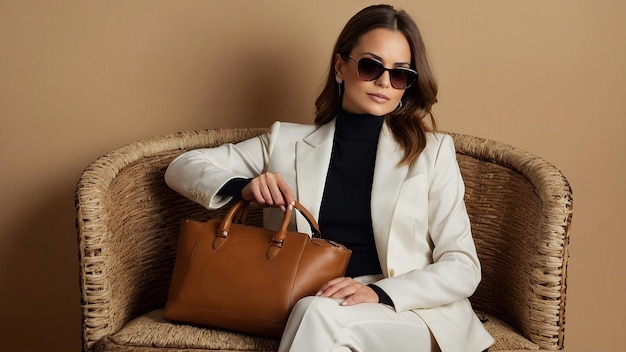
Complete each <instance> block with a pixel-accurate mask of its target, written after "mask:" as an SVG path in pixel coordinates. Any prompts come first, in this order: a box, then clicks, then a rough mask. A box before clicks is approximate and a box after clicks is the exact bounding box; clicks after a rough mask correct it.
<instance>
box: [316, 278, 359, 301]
mask: <svg viewBox="0 0 626 352" xmlns="http://www.w3.org/2000/svg"><path fill="white" fill-rule="evenodd" d="M355 284H358V283H357V282H356V281H354V280H352V279H351V278H348V277H341V278H337V279H334V280H331V281H329V282H327V283H326V284H325V285H323V286H322V288H321V289H320V292H319V296H322V297H330V298H344V297H346V296H348V295H351V294H353V293H354V292H355V291H356V290H357V289H358V286H357V285H355Z"/></svg>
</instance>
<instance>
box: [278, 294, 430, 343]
mask: <svg viewBox="0 0 626 352" xmlns="http://www.w3.org/2000/svg"><path fill="white" fill-rule="evenodd" d="M339 302H340V301H338V300H335V299H331V298H325V297H305V298H303V299H302V300H300V302H298V303H297V304H296V306H295V307H294V309H293V311H292V313H291V315H290V317H289V321H288V322H287V327H286V329H285V332H284V334H283V337H282V339H281V341H280V347H279V348H278V351H279V352H286V351H292V352H309V351H310V352H331V351H332V352H344V351H345V352H347V351H359V352H360V351H367V352H378V351H382V352H385V351H394V352H403V351H407V352H408V351H411V352H433V351H439V347H438V346H437V343H436V342H435V339H434V337H433V336H432V334H431V333H430V330H429V329H428V327H427V326H426V324H425V323H424V321H422V319H421V318H420V317H419V316H417V314H415V313H413V312H410V311H409V312H402V313H396V312H395V311H394V310H393V309H392V308H391V307H389V306H386V305H384V304H380V303H361V304H357V305H354V306H348V307H345V306H341V305H340V304H339Z"/></svg>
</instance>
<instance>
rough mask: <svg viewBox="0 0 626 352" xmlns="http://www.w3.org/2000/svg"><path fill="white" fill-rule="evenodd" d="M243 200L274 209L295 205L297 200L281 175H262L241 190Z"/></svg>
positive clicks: (269, 173) (268, 173) (270, 173)
mask: <svg viewBox="0 0 626 352" xmlns="http://www.w3.org/2000/svg"><path fill="white" fill-rule="evenodd" d="M241 198H242V199H243V200H247V201H255V202H257V203H259V204H265V205H268V206H273V207H284V206H286V205H288V204H293V203H294V202H295V200H296V198H295V197H294V195H293V192H292V191H291V188H290V187H289V185H287V183H286V182H285V180H283V177H282V176H281V175H280V174H279V173H272V172H267V173H264V174H261V175H259V176H257V177H255V178H254V179H252V181H250V183H248V184H247V185H246V186H245V187H244V188H243V189H242V190H241Z"/></svg>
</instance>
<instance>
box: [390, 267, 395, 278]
mask: <svg viewBox="0 0 626 352" xmlns="http://www.w3.org/2000/svg"><path fill="white" fill-rule="evenodd" d="M395 275H396V271H395V270H393V269H389V277H394V276H395Z"/></svg>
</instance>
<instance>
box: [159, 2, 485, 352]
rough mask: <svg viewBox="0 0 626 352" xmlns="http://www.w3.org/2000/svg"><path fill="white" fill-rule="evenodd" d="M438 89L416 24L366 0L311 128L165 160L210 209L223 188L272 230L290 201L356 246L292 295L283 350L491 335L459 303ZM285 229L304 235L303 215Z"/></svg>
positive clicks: (454, 203) (463, 228) (456, 219)
mask: <svg viewBox="0 0 626 352" xmlns="http://www.w3.org/2000/svg"><path fill="white" fill-rule="evenodd" d="M436 94H437V85H436V83H435V80H434V78H433V74H432V72H431V69H430V66H429V63H428V60H427V57H426V52H425V48H424V44H423V42H422V39H421V36H420V34H419V31H418V28H417V26H416V24H415V22H414V21H413V20H412V19H411V18H410V17H409V16H408V15H407V14H406V13H405V12H404V11H397V10H395V9H394V8H392V7H391V6H386V5H379V6H371V7H367V8H365V9H363V10H361V11H360V12H359V13H357V14H356V15H355V16H354V17H353V18H351V19H350V21H349V22H348V23H347V24H346V27H345V28H344V29H343V31H342V32H341V34H340V36H339V38H338V40H337V43H336V45H335V48H334V51H333V55H332V58H331V64H330V69H329V74H328V79H327V82H326V85H325V87H324V89H323V91H322V92H321V94H320V95H319V97H318V99H317V100H316V107H317V112H316V119H315V125H311V126H309V125H299V124H291V123H280V122H276V123H274V124H273V126H272V128H271V130H270V132H269V133H267V134H264V135H262V136H259V137H258V138H253V139H250V140H247V141H243V142H241V143H238V144H235V145H224V146H221V147H218V148H213V149H201V150H195V151H190V152H187V153H185V154H183V155H181V156H180V157H178V158H177V159H176V160H174V161H173V162H172V164H171V165H170V166H169V168H168V170H167V172H166V175H165V177H166V181H167V183H168V185H169V186H170V187H171V188H173V189H174V190H176V191H178V192H179V193H181V194H183V195H185V196H187V197H188V198H190V199H192V200H194V201H197V202H198V203H200V204H202V205H204V206H205V207H207V208H210V209H213V208H218V207H221V206H223V205H225V204H227V203H228V202H229V201H230V200H231V199H232V198H233V197H240V198H243V199H245V200H249V201H256V202H258V203H262V204H266V205H269V206H271V207H268V208H266V214H265V215H266V216H265V226H266V227H268V228H277V227H278V226H279V224H280V220H281V219H282V217H283V214H282V212H281V211H280V210H279V208H281V207H282V208H283V210H284V207H285V206H291V204H292V202H293V201H294V200H295V199H298V200H299V201H300V202H301V203H303V204H304V205H305V206H306V207H307V208H308V209H309V210H310V212H311V213H312V214H313V215H314V216H316V217H317V218H318V220H319V221H318V222H319V225H320V228H321V232H322V234H323V235H324V237H325V238H328V239H333V240H336V241H338V242H340V243H343V244H344V245H346V246H347V247H349V248H350V249H352V251H353V254H352V258H351V260H350V263H349V265H348V270H347V272H346V277H340V278H336V279H334V280H331V281H329V282H328V283H326V284H324V285H323V286H322V287H320V290H319V292H318V293H317V295H316V296H314V297H306V298H304V299H303V300H301V301H300V302H299V303H298V304H297V305H296V307H295V308H294V310H293V312H292V314H291V316H290V318H289V322H288V324H287V328H286V329H285V333H284V335H283V338H282V340H281V345H280V349H279V350H280V351H298V352H300V351H315V352H318V351H364V350H367V351H437V350H441V351H444V352H449V351H462V352H468V351H483V350H485V349H486V348H488V347H489V346H490V345H491V344H493V342H494V340H493V338H492V337H491V336H490V335H489V334H488V333H487V332H486V331H485V330H484V329H483V327H482V324H481V323H480V321H479V320H478V319H477V317H476V315H475V314H474V312H473V310H472V308H471V305H470V303H469V300H468V297H469V296H470V295H471V294H472V293H473V292H474V290H475V289H476V287H477V286H478V283H479V281H480V264H479V261H478V257H477V255H476V249H475V246H474V243H473V239H472V235H471V232H470V224H469V218H468V216H467V212H466V209H465V204H464V202H463V195H464V185H463V181H462V179H461V175H460V172H459V169H458V165H457V163H456V157H455V150H454V146H453V143H452V140H451V138H450V137H449V136H446V135H442V134H437V133H435V132H433V130H434V119H433V118H432V115H431V107H432V105H433V104H434V103H435V102H436ZM426 117H430V120H431V121H432V125H433V127H432V128H430V127H428V125H426V124H425V122H424V119H425V118H426ZM293 225H295V226H296V227H297V229H298V231H301V232H308V231H310V229H309V226H308V224H307V223H306V221H305V220H304V219H303V218H302V217H300V216H297V217H296V219H295V221H294V224H293Z"/></svg>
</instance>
